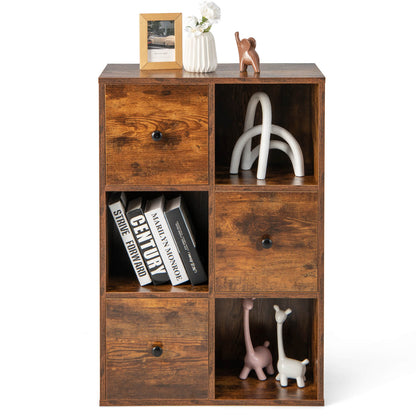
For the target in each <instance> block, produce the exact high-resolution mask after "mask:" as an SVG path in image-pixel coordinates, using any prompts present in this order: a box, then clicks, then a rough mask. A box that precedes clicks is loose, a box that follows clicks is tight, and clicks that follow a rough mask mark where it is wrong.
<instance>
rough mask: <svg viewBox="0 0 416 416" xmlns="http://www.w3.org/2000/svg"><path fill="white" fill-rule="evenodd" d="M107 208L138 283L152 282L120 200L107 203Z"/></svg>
mask: <svg viewBox="0 0 416 416" xmlns="http://www.w3.org/2000/svg"><path fill="white" fill-rule="evenodd" d="M109 208H110V210H111V214H112V215H113V218H114V221H115V223H116V226H117V229H118V231H119V233H120V236H121V239H122V240H123V243H124V247H125V248H126V251H127V254H128V256H129V258H130V261H131V264H132V266H133V269H134V272H135V273H136V276H137V279H138V281H139V283H140V285H141V286H145V285H148V284H149V283H152V279H151V278H150V275H149V273H148V271H147V269H146V266H145V264H144V262H143V258H142V256H141V254H140V251H139V248H138V247H137V244H136V239H135V238H134V236H133V233H132V232H131V230H130V226H129V224H128V222H127V218H126V212H125V209H124V206H123V204H122V203H121V201H117V202H114V203H113V204H111V205H109Z"/></svg>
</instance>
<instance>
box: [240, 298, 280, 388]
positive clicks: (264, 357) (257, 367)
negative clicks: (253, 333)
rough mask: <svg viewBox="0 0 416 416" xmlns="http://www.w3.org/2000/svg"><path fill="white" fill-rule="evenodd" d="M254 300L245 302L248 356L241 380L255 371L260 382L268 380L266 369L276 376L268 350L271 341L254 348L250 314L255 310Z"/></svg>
mask: <svg viewBox="0 0 416 416" xmlns="http://www.w3.org/2000/svg"><path fill="white" fill-rule="evenodd" d="M253 300H254V298H253V299H244V300H243V309H244V312H243V313H244V340H245V344H246V356H245V357H244V367H243V369H242V370H241V373H240V378H241V379H242V380H245V379H246V378H247V377H248V374H249V373H250V371H251V370H254V371H255V372H256V375H257V378H258V379H259V380H266V378H267V377H266V375H265V374H264V371H263V368H265V367H266V371H267V374H270V375H272V374H274V369H273V358H272V353H271V352H270V350H269V348H268V346H269V345H270V342H269V341H265V343H264V344H263V345H259V346H258V347H256V348H253V344H252V342H251V337H250V325H249V314H250V311H251V309H253Z"/></svg>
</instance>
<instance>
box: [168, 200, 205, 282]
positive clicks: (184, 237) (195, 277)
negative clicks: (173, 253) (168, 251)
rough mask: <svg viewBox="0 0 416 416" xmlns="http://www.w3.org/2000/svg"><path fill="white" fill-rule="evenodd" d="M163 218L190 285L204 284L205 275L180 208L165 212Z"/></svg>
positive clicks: (188, 225)
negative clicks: (173, 240)
mask: <svg viewBox="0 0 416 416" xmlns="http://www.w3.org/2000/svg"><path fill="white" fill-rule="evenodd" d="M165 217H166V220H167V222H168V224H169V228H170V230H171V233H172V235H173V238H174V239H175V243H176V246H177V248H178V251H179V255H180V256H181V259H182V262H183V265H184V267H185V270H186V273H187V274H188V277H189V280H190V281H191V283H192V285H199V284H201V283H205V282H206V281H207V280H208V279H207V275H206V273H205V270H204V267H203V266H202V263H201V260H200V258H199V255H198V252H197V250H196V248H195V246H194V244H193V241H192V238H191V235H190V233H189V230H190V224H186V222H185V218H186V217H185V216H184V215H183V212H182V210H181V208H180V207H179V208H175V209H172V210H170V211H168V212H165Z"/></svg>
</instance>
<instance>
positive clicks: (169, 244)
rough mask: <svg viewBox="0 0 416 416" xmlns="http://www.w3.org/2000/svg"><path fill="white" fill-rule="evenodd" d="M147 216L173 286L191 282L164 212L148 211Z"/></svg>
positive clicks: (158, 209) (159, 210) (157, 210)
mask: <svg viewBox="0 0 416 416" xmlns="http://www.w3.org/2000/svg"><path fill="white" fill-rule="evenodd" d="M145 215H146V218H147V222H148V223H149V226H150V229H151V231H152V234H153V237H154V239H155V241H156V244H157V245H158V247H159V251H160V254H161V255H162V259H163V262H164V263H165V266H166V270H167V272H168V274H169V278H170V281H171V282H172V285H173V286H176V285H179V284H181V283H184V282H187V281H189V278H188V276H187V274H186V271H185V268H184V266H183V263H182V260H181V258H180V256H179V253H178V249H177V248H176V246H175V242H174V241H173V237H172V234H171V233H170V230H169V226H168V224H167V222H166V219H165V216H164V214H163V211H162V210H161V209H160V208H157V209H154V210H150V211H147V212H146V213H145Z"/></svg>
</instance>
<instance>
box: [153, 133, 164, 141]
mask: <svg viewBox="0 0 416 416" xmlns="http://www.w3.org/2000/svg"><path fill="white" fill-rule="evenodd" d="M162 137H163V134H162V133H161V132H160V131H159V130H155V131H154V132H153V133H152V139H153V140H154V141H155V142H158V141H159V140H162Z"/></svg>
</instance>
